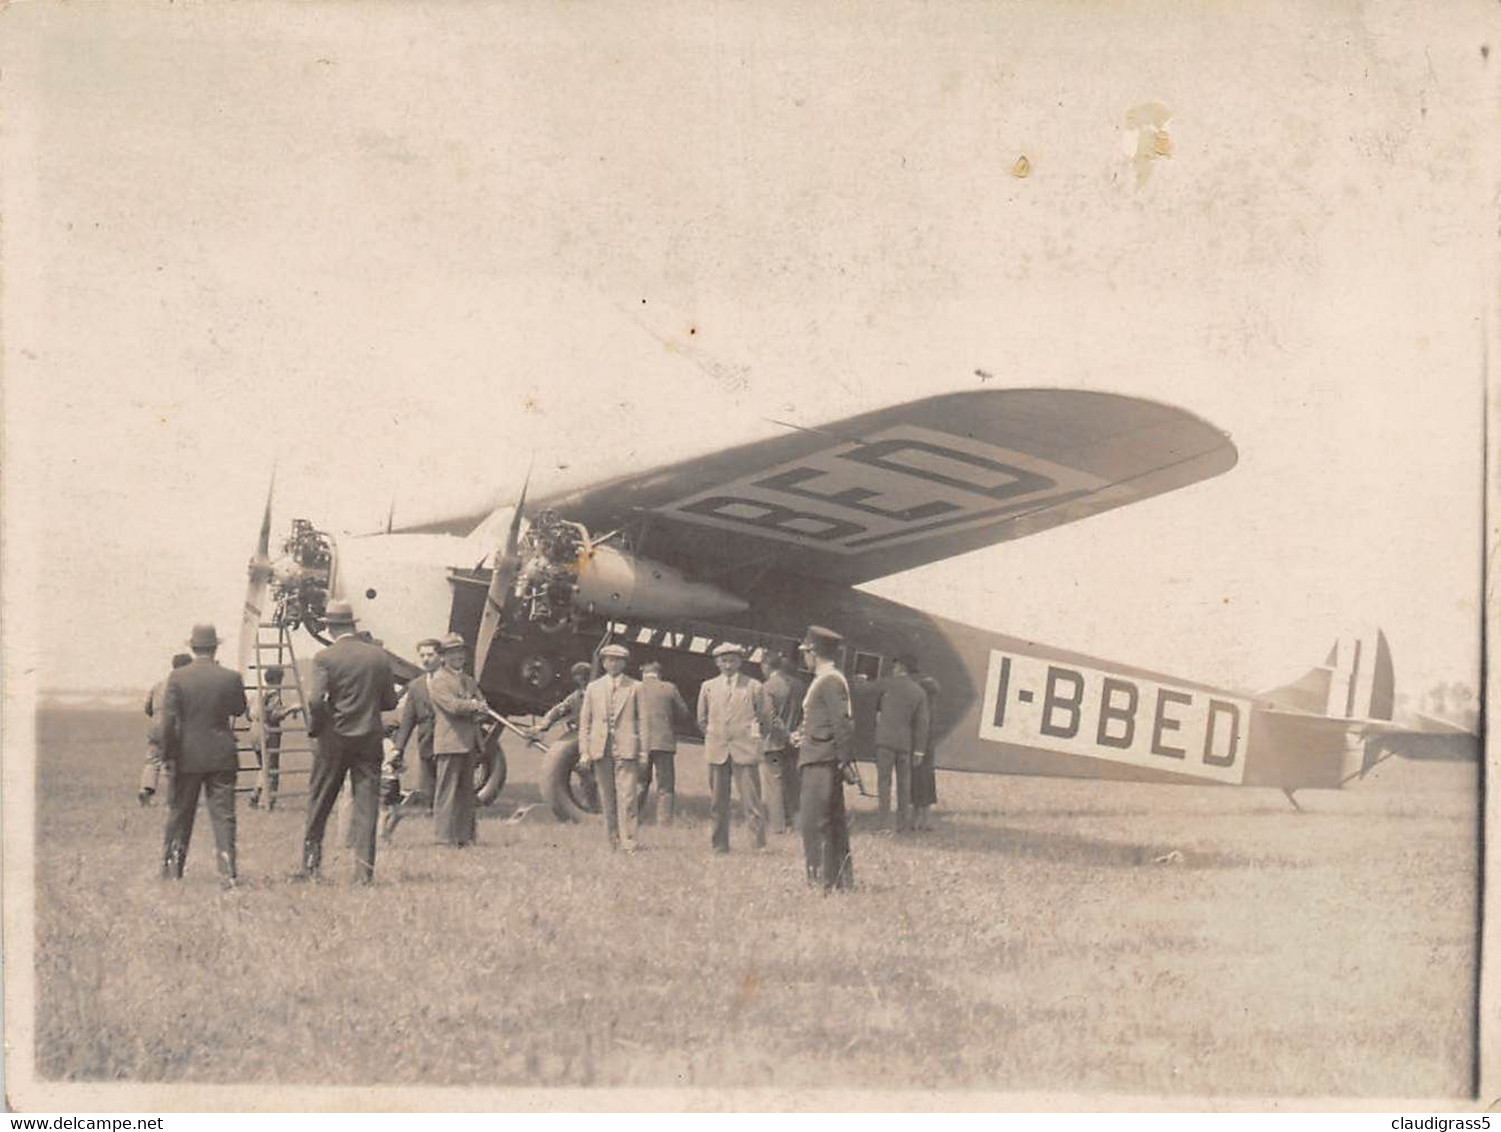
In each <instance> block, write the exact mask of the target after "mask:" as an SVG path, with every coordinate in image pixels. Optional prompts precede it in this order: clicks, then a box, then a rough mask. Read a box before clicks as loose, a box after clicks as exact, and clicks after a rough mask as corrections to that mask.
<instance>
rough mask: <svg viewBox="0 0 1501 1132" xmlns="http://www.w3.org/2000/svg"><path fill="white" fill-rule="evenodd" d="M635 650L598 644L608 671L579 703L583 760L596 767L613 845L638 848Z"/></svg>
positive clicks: (639, 754) (639, 749) (630, 849)
mask: <svg viewBox="0 0 1501 1132" xmlns="http://www.w3.org/2000/svg"><path fill="white" fill-rule="evenodd" d="M629 656H630V652H629V651H628V650H627V649H625V648H624V647H623V646H621V645H616V644H608V645H605V646H604V647H603V648H602V649H600V650H599V659H600V663H601V664H602V665H603V666H604V670H605V673H604V675H603V676H601V677H600V678H599V679H597V680H595V681H593V682H592V683H590V685H589V686H588V687H587V688H585V689H584V698H583V701H582V703H580V705H579V765H580V767H585V766H587V767H589V768H591V769H592V770H593V772H594V782H595V785H596V786H597V788H598V790H599V805H600V809H602V810H603V811H604V815H605V832H606V834H607V835H608V836H609V838H610V847H611V848H612V849H613V848H616V847H622V848H624V849H625V851H626V852H627V853H633V852H635V850H636V804H637V796H638V792H639V791H640V786H641V761H642V760H643V759H644V758H646V757H647V754H646V750H645V749H644V747H643V746H642V743H641V701H640V699H639V698H638V695H637V694H638V692H639V691H640V685H639V684H637V683H636V681H635V680H633V679H631V677H629V676H627V675H626V674H625V662H626V660H627V658H629Z"/></svg>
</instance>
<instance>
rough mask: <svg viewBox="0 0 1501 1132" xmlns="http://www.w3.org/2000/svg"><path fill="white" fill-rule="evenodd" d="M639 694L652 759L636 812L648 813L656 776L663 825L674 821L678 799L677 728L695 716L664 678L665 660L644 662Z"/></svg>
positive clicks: (644, 735) (643, 778)
mask: <svg viewBox="0 0 1501 1132" xmlns="http://www.w3.org/2000/svg"><path fill="white" fill-rule="evenodd" d="M636 698H637V699H639V700H640V701H641V742H642V743H643V744H644V745H645V746H646V751H647V755H648V756H649V761H648V762H647V763H646V764H645V765H646V773H645V774H643V775H642V776H641V788H640V790H638V791H637V792H636V814H637V816H638V817H641V818H644V817H645V815H646V795H647V792H648V791H649V790H650V789H651V783H652V778H653V777H655V778H656V780H657V810H658V813H659V815H660V820H661V822H662V824H663V825H671V824H672V819H673V811H674V809H675V807H676V803H677V754H678V736H677V733H678V730H679V729H680V728H681V729H683V730H685V731H686V730H687V728H688V722H689V720H691V719H692V718H693V715H692V713H691V712H690V711H689V710H688V701H687V700H685V699H683V693H682V692H679V691H678V686H677V685H676V684H674V683H673V682H672V681H671V680H663V679H662V662H661V661H658V660H648V661H647V662H646V663H645V664H643V665H642V666H641V683H640V685H638V690H637V692H636Z"/></svg>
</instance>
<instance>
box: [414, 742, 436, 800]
mask: <svg viewBox="0 0 1501 1132" xmlns="http://www.w3.org/2000/svg"><path fill="white" fill-rule="evenodd" d="M417 793H418V795H419V796H420V797H421V798H422V801H423V803H424V804H425V805H426V806H427V812H428V813H432V812H433V805H434V803H435V802H436V800H437V797H438V760H437V757H436V756H434V755H419V756H418V757H417Z"/></svg>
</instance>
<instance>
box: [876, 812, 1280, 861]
mask: <svg viewBox="0 0 1501 1132" xmlns="http://www.w3.org/2000/svg"><path fill="white" fill-rule="evenodd" d="M902 841H903V843H905V844H910V845H911V847H912V849H913V851H915V852H929V851H936V852H949V851H952V850H958V851H959V852H961V853H996V854H999V855H1001V856H1006V857H1024V858H1029V859H1034V860H1042V861H1054V862H1057V863H1059V864H1074V865H1099V866H1104V867H1106V868H1136V867H1139V866H1143V865H1150V866H1154V867H1157V868H1163V869H1167V868H1175V869H1243V868H1248V867H1250V866H1253V865H1254V866H1257V867H1273V868H1289V869H1291V868H1303V867H1305V864H1306V863H1305V862H1302V861H1296V860H1292V859H1289V858H1283V857H1271V856H1254V857H1252V856H1244V855H1242V854H1239V853H1222V852H1214V851H1210V850H1201V849H1184V848H1180V847H1178V846H1176V845H1169V844H1164V843H1160V842H1158V843H1150V842H1144V843H1134V842H1123V841H1105V840H1101V839H1099V838H1093V837H1080V836H1078V835H1077V834H1071V833H1053V832H1049V831H1046V830H1036V829H1009V828H1007V827H1005V826H999V825H980V824H976V823H974V822H966V821H955V820H949V821H945V822H944V823H943V824H942V825H940V826H938V827H937V828H936V829H935V830H933V832H932V833H931V834H917V835H913V836H904V837H903V838H902Z"/></svg>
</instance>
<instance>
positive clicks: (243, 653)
mask: <svg viewBox="0 0 1501 1132" xmlns="http://www.w3.org/2000/svg"><path fill="white" fill-rule="evenodd" d="M275 493H276V469H275V468H272V469H271V483H270V486H269V487H267V488H266V510H265V513H264V514H262V515H261V533H260V537H259V538H258V539H257V540H256V544H255V554H254V555H252V556H251V559H250V566H249V569H248V573H249V580H248V581H247V582H246V584H245V608H244V611H243V612H242V613H241V615H240V641H239V647H240V655H239V666H240V672H241V673H243V674H247V675H248V674H249V672H250V666H251V665H252V664H254V663H256V662H257V661H256V655H255V643H256V640H257V639H258V638H259V636H260V624H261V622H262V621H263V620H265V608H266V599H267V597H268V595H269V593H270V585H271V500H272V497H273V496H274V495H275ZM257 682H259V681H257Z"/></svg>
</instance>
